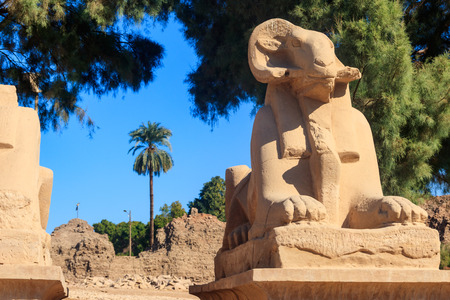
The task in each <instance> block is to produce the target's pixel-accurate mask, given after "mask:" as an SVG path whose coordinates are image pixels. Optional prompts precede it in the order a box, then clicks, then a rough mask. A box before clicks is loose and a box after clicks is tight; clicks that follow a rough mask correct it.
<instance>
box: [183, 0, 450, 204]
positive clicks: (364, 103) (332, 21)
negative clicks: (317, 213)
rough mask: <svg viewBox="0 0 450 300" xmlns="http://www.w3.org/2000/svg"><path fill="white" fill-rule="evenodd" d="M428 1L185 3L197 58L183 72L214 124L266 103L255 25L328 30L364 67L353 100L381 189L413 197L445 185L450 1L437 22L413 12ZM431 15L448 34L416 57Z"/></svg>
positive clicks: (201, 112)
mask: <svg viewBox="0 0 450 300" xmlns="http://www.w3.org/2000/svg"><path fill="white" fill-rule="evenodd" d="M422 2H423V3H427V4H426V6H427V5H428V6H430V5H431V2H432V1H431V0H430V1H426V0H423V1H405V7H406V8H408V7H411V6H414V7H415V8H414V9H412V10H408V9H405V10H402V6H401V4H400V3H399V2H397V1H390V0H357V1H344V0H331V1H330V0H305V1H293V0H285V1H276V2H274V1H267V0H264V1H259V2H258V4H257V5H255V4H254V2H253V1H249V0H242V1H219V2H217V1H213V2H211V1H207V0H195V1H181V3H180V4H179V5H176V6H175V7H176V10H175V11H176V15H177V17H178V18H179V19H180V20H181V22H182V23H183V24H184V26H185V36H186V38H187V39H188V40H189V41H190V42H191V43H192V44H193V45H194V47H195V49H196V51H197V54H198V56H199V58H200V63H199V66H198V68H197V69H196V70H194V71H193V72H192V73H190V74H189V75H188V78H187V82H188V83H189V84H190V90H189V92H190V94H191V95H192V99H193V102H194V106H195V108H194V114H196V115H197V116H199V117H200V118H201V119H202V120H204V121H207V122H209V123H210V124H214V122H216V121H217V119H218V118H219V117H221V116H225V117H226V116H228V114H229V112H231V111H233V110H234V109H236V108H237V107H238V106H239V104H240V103H241V102H242V101H247V100H251V101H253V102H254V103H255V104H256V106H259V105H262V104H263V103H264V96H265V88H266V86H265V85H263V84H260V83H258V82H256V80H255V79H254V78H253V76H252V75H251V73H250V70H249V68H248V65H247V42H248V38H249V36H250V34H251V32H252V30H253V28H254V27H255V26H257V25H258V24H260V23H262V22H264V21H266V20H268V19H270V18H275V17H277V18H284V19H286V20H289V21H291V22H292V23H294V24H297V25H300V26H302V27H304V28H307V29H313V30H317V31H321V32H325V33H326V34H327V35H328V36H329V37H330V38H331V39H332V40H333V42H334V43H335V45H336V55H337V56H338V57H339V58H340V59H341V61H342V62H343V63H344V64H345V65H348V66H352V67H357V68H359V69H360V70H361V72H362V74H363V77H362V79H361V80H359V81H356V82H353V83H352V84H351V85H350V90H351V95H352V100H353V105H354V106H355V107H356V108H357V109H359V110H361V111H362V112H363V113H364V115H365V116H366V118H367V119H368V120H369V123H370V124H371V127H372V132H373V136H374V141H375V146H376V150H377V157H378V163H379V168H380V173H381V181H382V186H383V191H384V193H385V194H395V195H402V196H406V197H408V198H413V199H414V198H416V197H418V196H419V195H420V194H423V193H426V192H428V188H429V184H430V182H439V183H441V184H443V185H444V187H445V186H446V187H448V186H449V185H448V177H447V174H448V171H449V168H448V153H449V151H450V149H449V147H448V144H449V143H448V136H449V131H448V128H449V126H448V120H449V118H450V117H449V111H448V101H449V90H448V86H449V84H448V74H449V73H450V70H449V68H448V61H449V58H448V53H447V54H445V53H444V54H442V53H443V51H444V50H442V49H443V47H441V46H442V45H448V4H446V3H444V4H442V2H443V1H436V2H437V3H441V4H442V5H441V6H439V4H436V5H435V4H433V5H432V6H433V7H432V8H433V11H439V10H443V11H444V12H445V14H444V15H442V16H441V17H439V20H437V22H436V24H439V25H436V24H435V23H433V22H434V21H435V20H429V19H423V20H422V21H418V19H416V16H418V15H417V14H418V13H419V12H420V14H422V12H421V9H422V8H418V6H420V3H422ZM418 3H419V4H418ZM405 13H407V14H408V16H407V17H405ZM416 13H417V14H416ZM436 14H437V13H436ZM433 15H434V14H433ZM404 19H406V20H407V21H408V23H407V26H408V27H407V28H405V24H404V22H403V20H404ZM426 22H428V23H427V24H426V25H424V26H425V27H426V28H437V27H439V26H441V25H442V24H444V25H445V24H446V26H447V27H445V30H447V31H446V32H447V33H444V34H443V35H442V36H441V37H439V36H437V35H436V34H437V33H436V34H434V33H433V37H434V38H436V39H440V41H439V43H440V45H441V46H434V45H431V43H430V45H429V46H430V47H432V48H433V49H435V50H433V51H431V50H430V51H429V52H427V55H428V57H433V58H434V59H433V60H431V59H430V60H426V59H425V60H423V61H422V63H414V62H413V61H412V58H413V59H414V57H416V56H414V57H412V56H411V55H412V53H413V50H417V49H421V48H420V47H421V45H422V44H421V43H422V41H423V40H426V39H421V40H420V41H419V40H415V39H414V38H413V37H416V35H417V36H419V32H418V31H420V30H421V29H420V28H422V27H421V24H422V23H426ZM419 25H420V26H419ZM439 28H441V27H439ZM406 29H408V30H406ZM430 32H431V31H430ZM408 34H409V36H408ZM410 40H412V41H413V42H414V43H415V44H411V43H410ZM422 46H423V45H422ZM426 46H428V45H426ZM444 48H445V47H444ZM429 49H431V48H429ZM436 49H438V50H436ZM446 49H448V47H447V48H446ZM437 54H441V56H436V55H437ZM442 145H444V146H445V147H444V148H442ZM446 145H447V146H446ZM440 149H442V150H441V152H439V151H440ZM442 151H443V152H442ZM445 161H447V164H445ZM445 178H446V179H447V181H445V180H443V179H445Z"/></svg>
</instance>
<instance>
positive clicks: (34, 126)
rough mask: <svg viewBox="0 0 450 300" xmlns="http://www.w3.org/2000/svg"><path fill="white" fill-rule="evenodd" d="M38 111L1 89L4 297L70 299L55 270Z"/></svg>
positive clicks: (0, 279)
mask: <svg viewBox="0 0 450 300" xmlns="http://www.w3.org/2000/svg"><path fill="white" fill-rule="evenodd" d="M40 138H41V135H40V125H39V118H38V115H37V113H36V112H35V111H34V110H32V109H31V108H25V107H19V106H18V103H17V95H16V88H15V87H14V86H7V85H0V298H1V299H42V300H59V299H62V298H64V297H65V296H67V290H66V288H65V284H64V278H63V275H62V272H61V268H59V267H53V266H51V265H52V261H51V258H50V236H49V235H48V234H47V233H46V232H45V228H46V227H47V221H48V214H49V208H50V199H51V193H52V185H53V172H52V171H51V170H50V169H46V168H43V167H40V166H39V147H40Z"/></svg>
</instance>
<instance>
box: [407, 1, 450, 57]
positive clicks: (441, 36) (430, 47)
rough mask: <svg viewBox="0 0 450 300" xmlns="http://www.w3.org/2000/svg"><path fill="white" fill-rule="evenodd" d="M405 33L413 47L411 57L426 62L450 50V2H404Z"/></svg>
mask: <svg viewBox="0 0 450 300" xmlns="http://www.w3.org/2000/svg"><path fill="white" fill-rule="evenodd" d="M404 12H405V18H404V20H405V23H406V32H407V33H408V35H409V38H410V40H411V42H412V44H413V45H414V52H413V56H414V58H415V59H417V60H420V61H426V60H427V59H428V58H433V57H436V56H439V55H441V54H443V53H444V52H446V51H448V49H450V2H449V1H448V0H414V1H411V0H409V1H404Z"/></svg>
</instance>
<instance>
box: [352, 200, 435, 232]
mask: <svg viewBox="0 0 450 300" xmlns="http://www.w3.org/2000/svg"><path fill="white" fill-rule="evenodd" d="M427 218H428V214H427V212H426V211H425V210H423V209H422V208H421V207H419V206H417V205H415V204H414V203H412V202H411V201H409V200H408V199H406V198H403V197H397V196H386V197H383V198H381V199H373V200H368V201H367V202H365V203H361V204H360V205H358V206H356V207H355V208H354V209H353V210H352V211H351V212H350V214H349V218H348V225H349V227H350V228H378V227H383V226H387V225H391V224H395V223H399V224H408V223H411V224H418V223H420V224H422V223H425V222H426V220H427Z"/></svg>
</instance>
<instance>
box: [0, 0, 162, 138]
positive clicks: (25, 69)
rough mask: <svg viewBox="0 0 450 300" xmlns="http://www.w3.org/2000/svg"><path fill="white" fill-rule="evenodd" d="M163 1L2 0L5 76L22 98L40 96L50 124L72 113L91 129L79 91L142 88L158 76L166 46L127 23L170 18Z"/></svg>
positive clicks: (1, 75) (1, 67) (1, 66)
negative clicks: (154, 17) (157, 17)
mask: <svg viewBox="0 0 450 300" xmlns="http://www.w3.org/2000/svg"><path fill="white" fill-rule="evenodd" d="M165 2H166V1H165V0H144V1H136V0H128V1H125V0H121V1H100V0H81V1H63V0H14V1H10V0H3V1H0V32H1V34H0V83H2V84H11V85H15V86H16V87H17V92H18V97H19V103H20V104H21V105H23V106H33V105H34V101H35V99H36V97H38V110H39V117H40V121H41V128H42V130H44V131H45V130H48V129H49V128H53V129H58V128H60V127H62V126H65V125H66V124H67V122H68V120H69V117H70V116H72V115H75V116H76V117H77V118H78V119H79V120H80V121H81V122H82V123H84V124H86V125H87V126H88V127H90V128H91V129H93V128H94V123H93V121H92V120H91V119H90V118H89V116H88V115H87V114H86V111H85V110H84V109H83V108H82V105H81V102H82V99H81V97H80V95H81V93H82V92H92V93H93V94H95V95H97V96H102V95H105V94H107V93H110V92H113V93H114V92H117V91H118V90H127V89H131V90H133V91H137V90H139V89H140V88H141V86H142V85H146V84H148V83H149V82H151V81H152V80H153V78H154V73H153V72H154V69H155V68H157V67H158V66H160V64H161V59H162V57H163V48H162V46H161V45H159V44H158V43H156V42H153V41H151V40H150V39H149V38H148V37H145V36H142V35H141V34H139V33H136V32H132V31H131V30H129V29H128V30H125V29H124V27H126V25H131V24H133V23H134V22H138V21H140V20H142V18H143V17H144V16H145V15H150V16H157V15H158V14H159V18H164V16H165V15H166V14H165V13H164V11H165V10H164V9H163V8H162V7H163V5H165ZM122 25H123V26H122Z"/></svg>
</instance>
